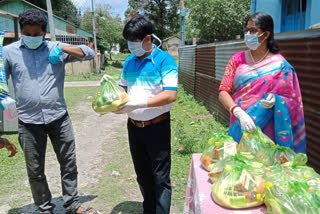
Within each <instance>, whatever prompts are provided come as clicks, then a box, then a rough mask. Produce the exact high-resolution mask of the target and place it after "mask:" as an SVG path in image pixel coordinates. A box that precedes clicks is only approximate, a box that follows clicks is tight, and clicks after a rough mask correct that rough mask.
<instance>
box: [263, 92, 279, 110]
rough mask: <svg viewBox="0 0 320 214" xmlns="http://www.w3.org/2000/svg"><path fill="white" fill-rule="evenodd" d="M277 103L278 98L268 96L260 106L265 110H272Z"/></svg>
mask: <svg viewBox="0 0 320 214" xmlns="http://www.w3.org/2000/svg"><path fill="white" fill-rule="evenodd" d="M275 102H276V97H275V96H274V94H271V93H270V94H268V96H267V98H266V99H264V100H261V102H260V105H261V106H262V107H263V108H272V107H273V106H274V104H275Z"/></svg>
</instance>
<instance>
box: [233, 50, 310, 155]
mask: <svg viewBox="0 0 320 214" xmlns="http://www.w3.org/2000/svg"><path fill="white" fill-rule="evenodd" d="M268 93H273V94H274V95H275V97H276V102H275V105H274V106H273V107H272V108H270V109H265V108H263V107H262V106H261V105H260V101H261V100H262V99H264V98H265V97H266V96H267V94H268ZM232 98H233V100H234V101H235V103H236V104H238V105H239V106H240V107H241V108H242V109H243V110H245V111H246V112H247V113H248V114H249V115H250V116H251V118H252V119H253V121H254V122H255V124H256V126H259V127H260V128H261V129H262V130H263V132H264V133H265V134H266V135H267V136H269V137H270V138H271V139H272V140H274V141H275V142H276V143H277V144H279V145H281V146H287V147H290V148H292V149H293V150H294V151H295V152H301V153H306V135H305V123H304V113H303V105H302V98H301V92H300V87H299V82H298V78H297V74H296V72H295V69H294V68H293V67H292V66H291V65H290V64H289V62H288V61H286V60H285V59H284V58H283V57H282V56H281V55H280V54H276V55H273V56H270V57H268V58H266V59H265V60H263V61H262V62H260V63H258V64H255V65H248V64H241V65H239V66H238V67H237V69H236V71H235V77H234V82H233V95H232ZM228 134H229V135H230V136H232V137H233V138H234V140H235V141H237V142H239V141H240V139H241V137H242V130H241V127H240V122H239V120H238V119H237V118H236V117H234V116H233V115H232V116H231V118H230V129H229V133H228Z"/></svg>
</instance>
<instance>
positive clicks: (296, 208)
mask: <svg viewBox="0 0 320 214" xmlns="http://www.w3.org/2000/svg"><path fill="white" fill-rule="evenodd" d="M265 179H266V185H265V186H266V187H265V190H264V194H265V199H264V202H265V204H266V206H267V211H268V213H277V214H295V213H299V214H300V213H301V214H307V213H308V214H309V213H310V214H316V213H320V198H319V196H320V190H319V181H320V179H319V175H318V174H317V173H316V172H315V171H314V170H313V169H312V168H310V167H307V166H298V167H297V168H295V167H290V166H289V167H282V166H280V165H278V166H272V167H270V169H269V170H268V171H267V172H266V177H265Z"/></svg>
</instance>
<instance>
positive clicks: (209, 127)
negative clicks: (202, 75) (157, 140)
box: [171, 86, 225, 210]
mask: <svg viewBox="0 0 320 214" xmlns="http://www.w3.org/2000/svg"><path fill="white" fill-rule="evenodd" d="M171 129H172V141H171V142H172V163H171V164H172V165H171V182H172V184H173V195H172V203H173V204H175V205H178V206H179V208H180V210H183V204H184V199H185V190H186V186H187V182H188V176H189V167H190V161H191V155H192V153H201V152H202V151H203V150H204V149H205V148H206V147H207V142H208V139H209V138H210V137H211V135H212V133H214V132H222V131H223V130H224V129H225V127H224V126H223V125H222V124H221V123H219V122H218V121H216V120H215V119H214V118H213V117H212V115H211V114H210V113H209V112H208V111H207V109H206V108H205V107H204V106H203V105H202V104H201V103H199V102H197V101H196V100H195V99H194V98H193V97H192V96H191V95H187V94H186V93H185V91H184V90H183V88H182V87H181V86H180V87H179V90H178V99H177V101H176V102H175V103H174V104H173V108H172V110H171Z"/></svg>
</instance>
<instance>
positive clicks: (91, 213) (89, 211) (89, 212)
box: [78, 207, 98, 214]
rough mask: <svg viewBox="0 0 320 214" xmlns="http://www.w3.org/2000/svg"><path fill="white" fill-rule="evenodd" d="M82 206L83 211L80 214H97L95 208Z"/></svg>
mask: <svg viewBox="0 0 320 214" xmlns="http://www.w3.org/2000/svg"><path fill="white" fill-rule="evenodd" d="M79 208H80V207H79ZM79 208H78V209H79ZM82 208H83V211H82V212H81V213H80V214H98V212H97V210H96V209H94V208H93V207H87V208H84V207H82Z"/></svg>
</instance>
